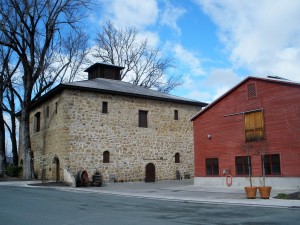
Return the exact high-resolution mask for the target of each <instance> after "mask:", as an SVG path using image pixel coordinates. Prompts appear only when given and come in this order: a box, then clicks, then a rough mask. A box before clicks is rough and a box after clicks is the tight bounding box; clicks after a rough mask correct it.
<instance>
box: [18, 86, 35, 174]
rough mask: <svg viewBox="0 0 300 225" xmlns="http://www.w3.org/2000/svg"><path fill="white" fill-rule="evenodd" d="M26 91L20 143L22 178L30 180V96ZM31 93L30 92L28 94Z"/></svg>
mask: <svg viewBox="0 0 300 225" xmlns="http://www.w3.org/2000/svg"><path fill="white" fill-rule="evenodd" d="M28 92H30V91H27V92H25V93H24V101H23V104H22V114H21V121H20V126H21V138H22V140H21V143H22V150H23V171H24V172H23V176H24V178H25V179H31V178H33V176H32V174H33V173H32V163H31V160H32V159H31V155H32V153H31V143H30V127H29V114H30V101H31V99H30V96H31V94H29V93H28ZM30 93H31V92H30Z"/></svg>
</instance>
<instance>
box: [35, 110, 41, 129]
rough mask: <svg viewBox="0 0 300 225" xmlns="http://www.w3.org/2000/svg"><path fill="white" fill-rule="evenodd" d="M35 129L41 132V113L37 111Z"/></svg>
mask: <svg viewBox="0 0 300 225" xmlns="http://www.w3.org/2000/svg"><path fill="white" fill-rule="evenodd" d="M34 124H35V125H34V126H35V128H34V130H35V132H39V131H40V130H41V113H40V112H37V113H36V114H34Z"/></svg>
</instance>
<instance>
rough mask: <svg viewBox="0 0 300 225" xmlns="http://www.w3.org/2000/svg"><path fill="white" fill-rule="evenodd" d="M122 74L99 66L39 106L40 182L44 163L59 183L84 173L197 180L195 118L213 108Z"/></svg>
mask: <svg viewBox="0 0 300 225" xmlns="http://www.w3.org/2000/svg"><path fill="white" fill-rule="evenodd" d="M122 69H123V68H122V67H118V66H114V65H108V64H104V63H97V64H94V65H93V66H91V67H89V68H88V69H87V70H86V72H88V73H89V75H88V80H84V81H78V82H71V83H65V84H60V85H58V86H57V87H55V88H54V89H52V90H51V91H49V92H48V93H47V94H45V95H44V96H42V97H41V98H40V99H38V100H37V101H36V102H35V103H34V104H33V107H32V110H31V115H30V129H31V145H32V151H33V157H34V160H33V161H34V173H35V175H36V177H38V178H41V174H42V173H41V171H42V169H41V168H42V166H41V165H42V164H44V168H45V170H46V179H49V180H56V181H58V180H62V181H63V180H66V179H67V178H66V171H68V173H69V174H72V175H76V174H77V173H78V171H80V170H85V171H87V173H88V174H89V177H91V175H93V174H94V173H95V171H96V170H98V171H100V172H101V173H102V176H103V180H104V182H109V181H111V180H114V181H117V182H128V181H144V180H145V181H148V182H153V181H157V180H168V179H176V178H181V177H184V176H186V177H188V176H190V177H193V176H194V159H193V158H194V157H193V129H192V123H191V122H190V118H191V117H192V116H193V115H195V114H196V113H197V112H198V111H199V110H200V109H201V108H202V107H204V106H206V105H207V104H206V103H203V102H198V101H193V100H188V99H185V98H181V97H176V96H172V95H169V94H164V93H161V92H157V91H154V90H151V89H146V88H142V87H140V86H137V85H133V84H130V83H127V82H123V81H120V70H122ZM20 155H22V154H20Z"/></svg>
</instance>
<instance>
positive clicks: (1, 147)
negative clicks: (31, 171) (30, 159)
mask: <svg viewBox="0 0 300 225" xmlns="http://www.w3.org/2000/svg"><path fill="white" fill-rule="evenodd" d="M13 57H14V56H13V50H12V49H11V48H8V47H5V46H0V68H1V71H0V103H1V104H0V156H1V162H0V174H1V175H3V171H4V169H5V164H6V162H5V159H6V154H5V153H6V149H5V125H7V123H6V122H5V120H4V112H7V107H6V105H5V104H4V102H5V99H6V97H5V92H7V90H9V88H10V85H11V80H12V77H13V75H14V74H15V72H16V70H17V68H18V66H19V64H20V61H17V62H16V63H15V64H14V65H13V66H11V61H12V60H13ZM15 144H16V143H15Z"/></svg>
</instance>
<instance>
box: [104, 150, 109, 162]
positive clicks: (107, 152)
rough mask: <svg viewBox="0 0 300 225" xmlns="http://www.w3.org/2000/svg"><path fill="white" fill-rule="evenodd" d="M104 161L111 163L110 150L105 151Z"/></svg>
mask: <svg viewBox="0 0 300 225" xmlns="http://www.w3.org/2000/svg"><path fill="white" fill-rule="evenodd" d="M103 163H109V151H105V152H103Z"/></svg>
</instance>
